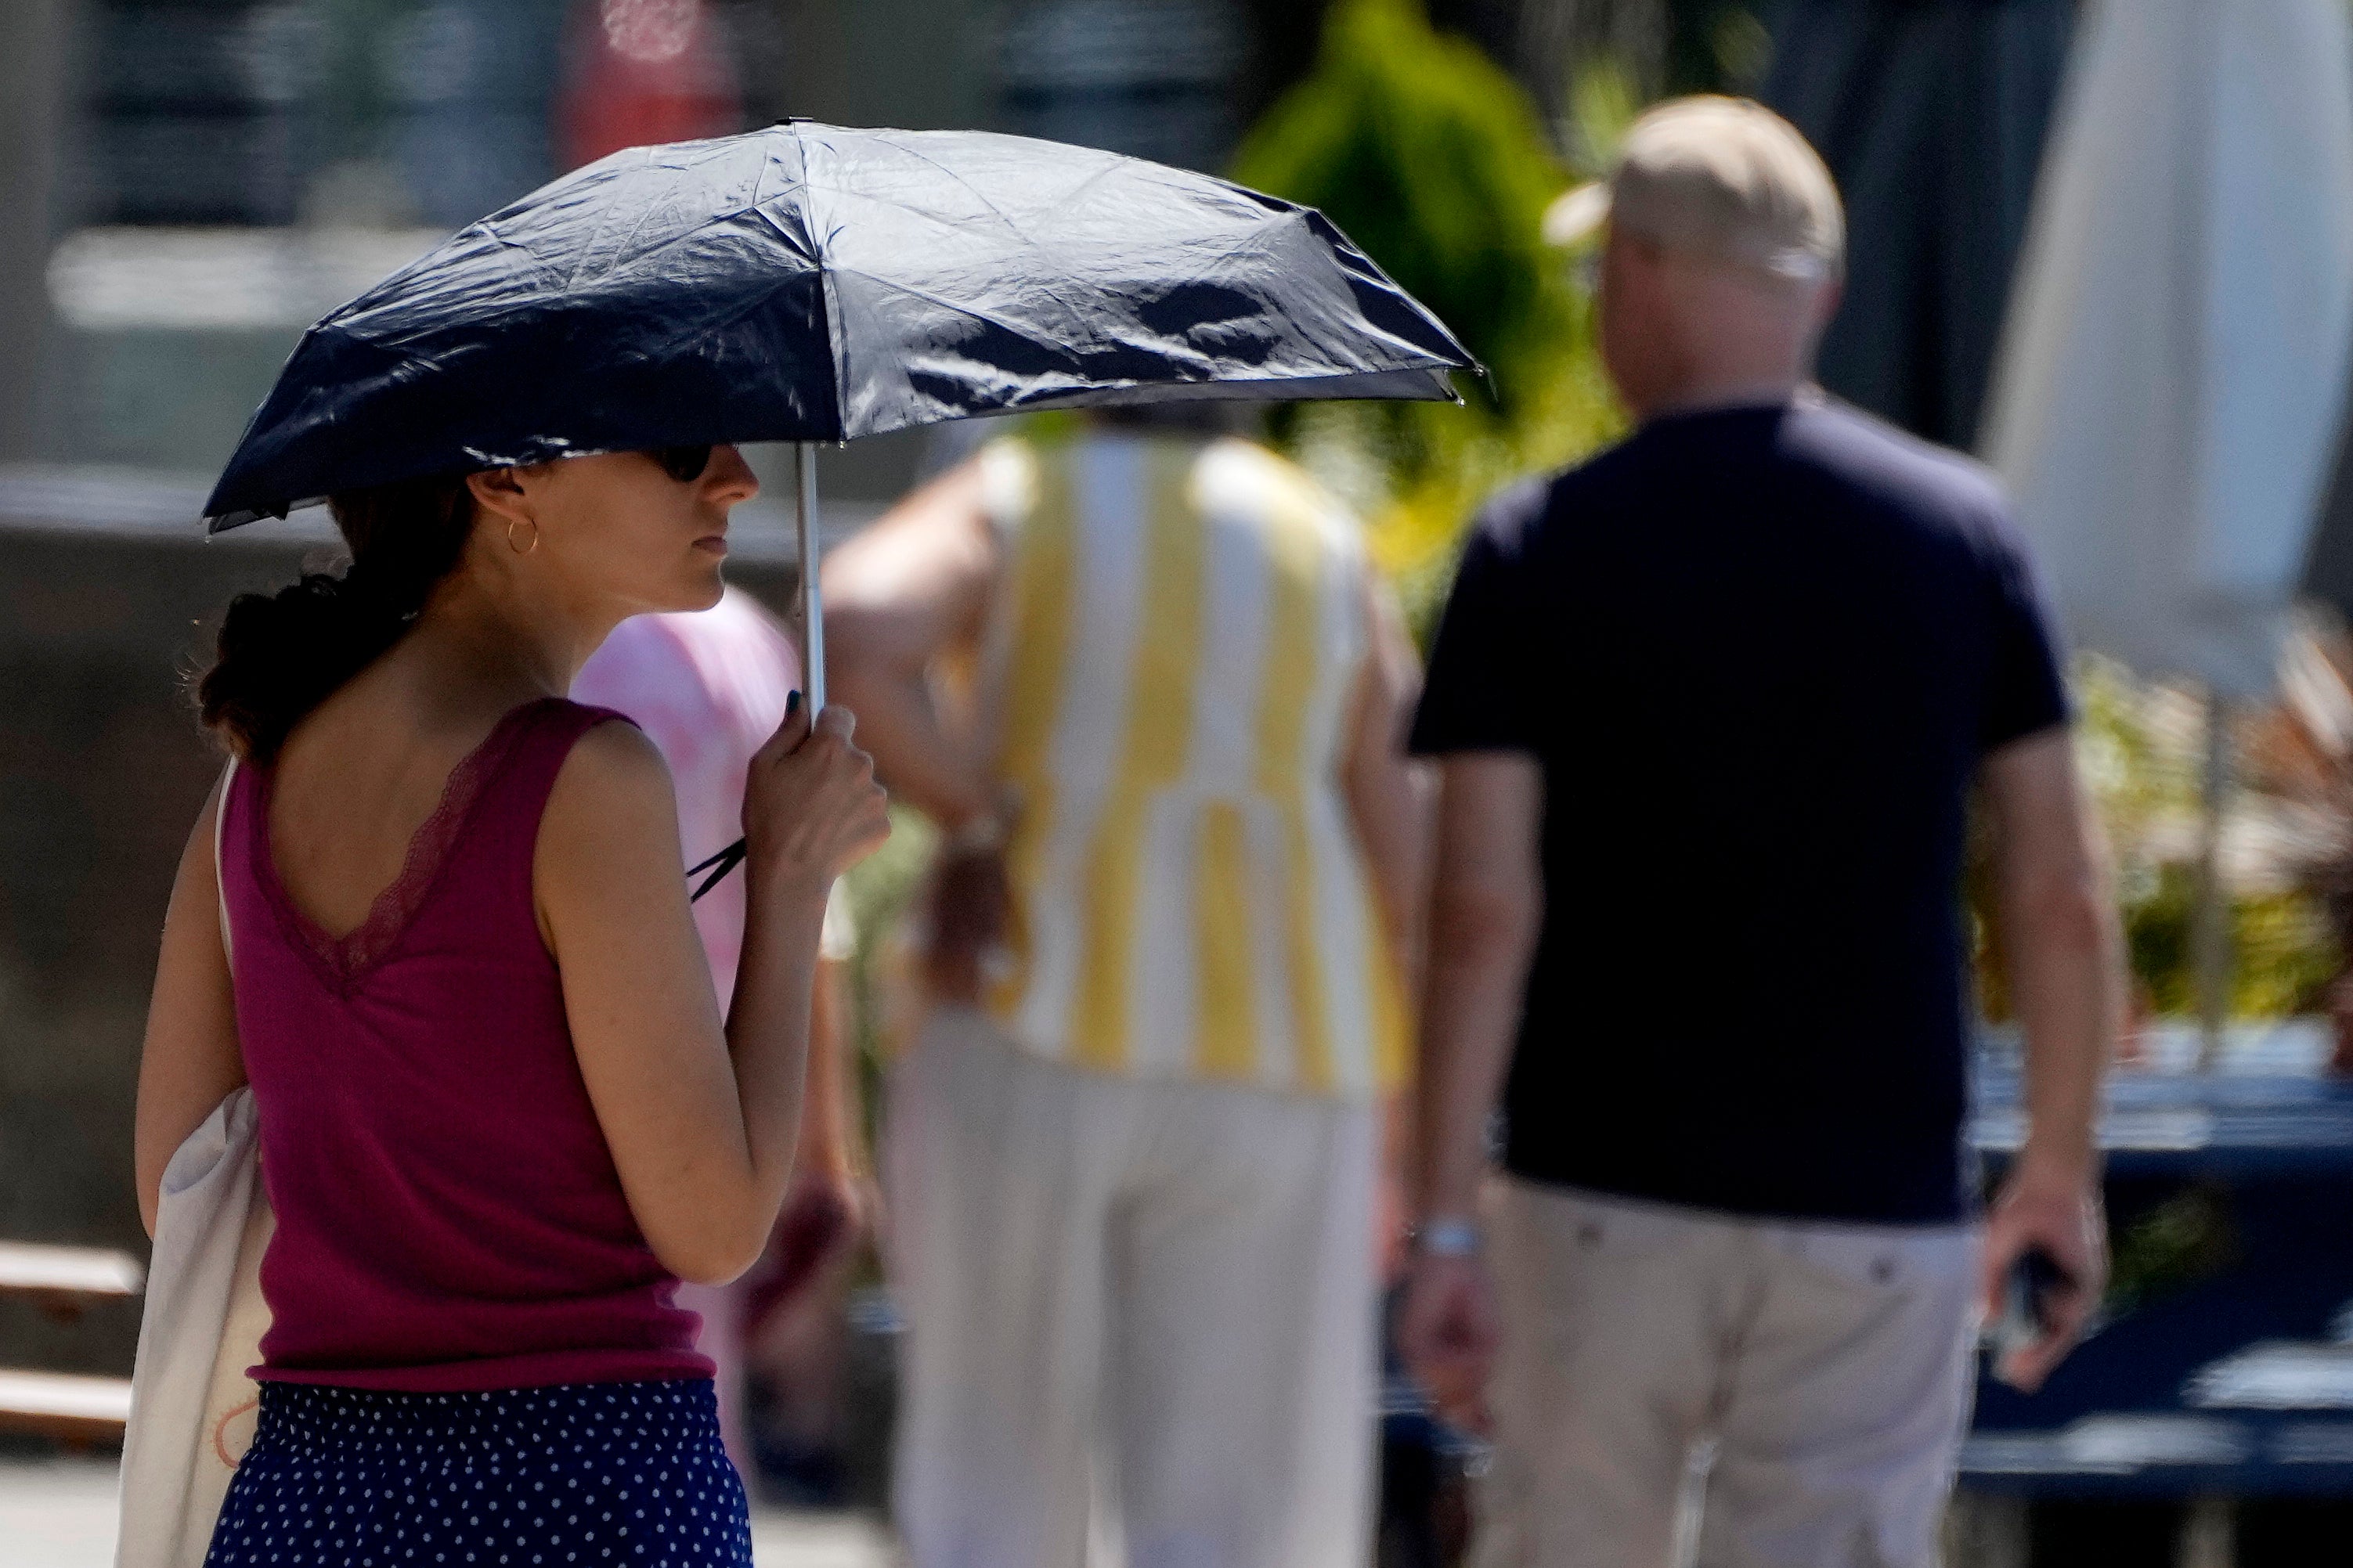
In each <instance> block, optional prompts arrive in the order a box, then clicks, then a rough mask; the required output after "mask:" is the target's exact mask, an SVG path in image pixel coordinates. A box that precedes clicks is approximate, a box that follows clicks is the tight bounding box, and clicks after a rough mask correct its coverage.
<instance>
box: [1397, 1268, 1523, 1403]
mask: <svg viewBox="0 0 2353 1568" xmlns="http://www.w3.org/2000/svg"><path fill="white" fill-rule="evenodd" d="M1500 1338H1501V1321H1500V1318H1499V1316H1498V1314H1497V1311H1496V1308H1495V1286H1494V1282H1493V1280H1492V1279H1489V1278H1488V1275H1487V1265H1486V1262H1485V1260H1484V1259H1482V1258H1480V1257H1478V1256H1477V1255H1476V1254H1475V1253H1474V1254H1472V1255H1469V1256H1466V1257H1457V1258H1434V1257H1430V1256H1428V1255H1426V1254H1425V1255H1424V1256H1422V1257H1419V1258H1415V1259H1414V1261H1413V1265H1412V1268H1411V1270H1410V1272H1409V1274H1408V1275H1407V1277H1406V1293H1405V1309H1404V1310H1403V1311H1401V1312H1400V1313H1399V1314H1398V1352H1400V1353H1401V1354H1402V1355H1403V1356H1404V1357H1405V1362H1406V1365H1407V1367H1408V1368H1409V1369H1410V1370H1411V1371H1412V1373H1413V1375H1414V1376H1415V1378H1416V1379H1418V1380H1419V1382H1420V1384H1421V1386H1422V1389H1423V1391H1424V1392H1425V1393H1427V1394H1429V1395H1430V1400H1431V1402H1432V1403H1433V1404H1435V1405H1437V1406H1438V1413H1439V1414H1440V1415H1442V1416H1444V1417H1445V1418H1446V1419H1447V1421H1448V1422H1449V1423H1451V1425H1452V1426H1455V1427H1457V1428H1459V1429H1460V1430H1461V1431H1465V1432H1469V1433H1472V1434H1474V1435H1477V1436H1484V1435H1485V1434H1486V1432H1487V1430H1488V1427H1489V1425H1490V1423H1489V1420H1488V1414H1487V1377H1488V1374H1489V1373H1490V1372H1491V1371H1492V1370H1493V1366H1494V1361H1495V1347H1496V1344H1497V1342H1498V1341H1499V1339H1500Z"/></svg>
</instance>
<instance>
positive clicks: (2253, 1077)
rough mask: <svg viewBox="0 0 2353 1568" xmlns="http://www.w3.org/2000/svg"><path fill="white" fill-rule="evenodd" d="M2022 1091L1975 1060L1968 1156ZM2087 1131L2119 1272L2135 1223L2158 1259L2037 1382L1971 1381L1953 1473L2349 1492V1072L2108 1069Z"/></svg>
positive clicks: (2023, 1485)
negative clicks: (1973, 1390) (2103, 1180)
mask: <svg viewBox="0 0 2353 1568" xmlns="http://www.w3.org/2000/svg"><path fill="white" fill-rule="evenodd" d="M2019 1103H2020V1102H2019V1099H2018V1080H2017V1077H2016V1074H2015V1073H2014V1072H2013V1071H2009V1070H1992V1071H1987V1072H1985V1073H1983V1074H1981V1076H1980V1080H1979V1084H1978V1115H1977V1120H1976V1122H1975V1125H1974V1128H1973V1131H1972V1142H1974V1143H1975V1144H1976V1146H1977V1148H1978V1151H1979V1152H1980V1153H1982V1154H1985V1155H1987V1156H1989V1158H1991V1159H1993V1160H1996V1161H2000V1160H2001V1159H2003V1158H2005V1157H2006V1156H2007V1155H2008V1154H2009V1153H2010V1152H2011V1151H2013V1150H2014V1149H2015V1147H2016V1143H2017V1134H2018V1131H2019V1130H2020V1121H2019V1112H2018V1107H2019ZM2101 1143H2102V1146H2103V1148H2104V1150H2105V1154H2106V1160H2107V1184H2106V1185H2107V1205H2108V1211H2109V1215H2110V1220H2111V1230H2112V1233H2113V1234H2114V1236H2115V1237H2116V1247H2117V1257H2118V1263H2119V1269H2118V1273H2119V1277H2120V1282H2122V1280H2123V1277H2124V1276H2125V1275H2126V1273H2127V1266H2130V1265H2133V1264H2134V1263H2135V1262H2136V1260H2137V1261H2138V1263H2139V1267H2140V1271H2141V1272H2142V1273H2143V1274H2145V1275H2148V1274H2150V1273H2151V1270H2150V1268H2149V1258H2150V1256H2151V1251H2152V1249H2151V1246H2150V1242H2151V1239H2152V1238H2154V1239H2155V1240H2157V1241H2158V1245H2159V1246H2160V1247H2166V1246H2168V1245H2169V1247H2170V1256H2167V1255H2164V1254H2163V1253H2160V1254H2158V1257H2157V1262H2158V1266H2159V1267H2158V1269H2157V1270H2156V1272H2155V1274H2154V1275H2153V1276H2152V1277H2151V1278H2149V1279H2145V1280H2144V1282H2143V1283H2142V1284H2141V1285H2140V1286H2139V1287H2138V1288H2137V1289H2131V1288H2127V1289H2126V1290H2124V1291H2123V1292H2121V1293H2120V1294H2118V1295H2112V1305H2113V1307H2114V1308H2115V1311H2114V1315H2113V1316H2112V1317H2110V1318H2109V1320H2108V1321H2107V1322H2106V1323H2105V1326H2104V1327H2102V1328H2101V1329H2100V1330H2099V1331H2098V1332H2096V1333H2095V1334H2094V1337H2093V1338H2092V1339H2090V1340H2089V1341H2087V1342H2085V1343H2084V1344H2083V1345H2081V1346H2080V1347H2078V1348H2077V1349H2076V1351H2075V1352H2074V1353H2073V1355H2072V1356H2070V1357H2069V1358H2068V1359H2067V1361H2066V1362H2065V1363H2063V1364H2062V1365H2061V1366H2060V1368H2059V1370H2058V1371H2057V1372H2056V1373H2053V1374H2052V1378H2051V1381H2050V1382H2049V1383H2048V1384H2046V1385H2044V1387H2043V1389H2042V1392H2041V1393H2039V1394H2032V1395H2027V1394H2020V1393H2018V1392H2016V1391H2015V1390H2013V1389H2010V1388H2008V1387H2005V1386H2003V1385H2002V1384H1999V1383H1996V1382H1994V1381H1993V1380H1992V1379H1991V1378H1990V1377H1987V1378H1982V1379H1980V1381H1979V1383H1978V1405H1977V1421H1976V1426H1975V1429H1974V1430H1973V1431H1972V1432H1971V1434H1970V1436H1969V1438H1968V1442H1967V1443H1966V1444H1965V1445H1964V1446H1963V1448H1962V1451H1961V1465H1960V1468H1961V1480H1962V1483H1963V1485H1965V1486H1967V1487H1968V1488H1970V1489H1974V1490H1977V1491H1980V1492H2004V1493H2010V1494H2013V1495H2024V1496H2028V1497H2133V1496H2139V1497H2169V1498H2184V1497H2196V1496H2205V1495H2228V1496H2238V1497H2263V1496H2271V1497H2280V1496H2299V1495H2300V1496H2339V1497H2342V1496H2353V1310H2349V1309H2353V1250H2348V1248H2347V1247H2346V1246H2345V1245H2344V1239H2345V1231H2346V1216H2347V1215H2348V1213H2353V1082H2348V1081H2347V1080H2345V1079H2332V1078H2327V1077H2322V1076H2318V1075H2298V1074H2284V1073H2282V1074H2262V1073H2250V1074H2216V1073H2119V1074H2117V1075H2116V1077H2115V1078H2113V1079H2110V1082H2109V1099H2108V1105H2107V1108H2106V1113H2105V1116H2104V1117H2103V1118H2102V1124H2101ZM2185 1205H2188V1206H2185ZM2185 1221H2186V1222H2187V1223H2185ZM2158 1227H2162V1229H2161V1230H2160V1229H2159V1228H2158ZM2168 1238H2169V1239H2168Z"/></svg>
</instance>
